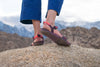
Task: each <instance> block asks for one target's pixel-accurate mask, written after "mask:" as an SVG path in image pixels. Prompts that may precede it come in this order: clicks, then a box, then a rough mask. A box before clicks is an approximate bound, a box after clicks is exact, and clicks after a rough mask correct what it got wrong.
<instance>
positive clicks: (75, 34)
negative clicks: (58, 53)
mask: <svg viewBox="0 0 100 67" xmlns="http://www.w3.org/2000/svg"><path fill="white" fill-rule="evenodd" d="M60 32H61V33H62V34H63V35H64V36H66V37H67V38H68V40H69V41H70V42H71V43H72V44H76V45H79V46H82V47H87V48H95V49H100V30H99V29H97V28H94V27H93V28H91V29H86V28H82V27H67V28H66V29H62V30H61V31H60ZM32 41H33V40H32V38H27V37H21V36H19V35H17V34H10V33H5V32H2V31H0V52H1V51H5V50H9V49H16V48H24V47H28V46H30V45H31V43H32ZM48 43H53V42H52V41H51V40H50V39H48V38H46V39H45V44H48Z"/></svg>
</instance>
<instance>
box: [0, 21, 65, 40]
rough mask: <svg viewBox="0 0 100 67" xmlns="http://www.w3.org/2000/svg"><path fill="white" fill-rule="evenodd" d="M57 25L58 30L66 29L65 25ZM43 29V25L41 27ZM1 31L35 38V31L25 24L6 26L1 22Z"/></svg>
mask: <svg viewBox="0 0 100 67" xmlns="http://www.w3.org/2000/svg"><path fill="white" fill-rule="evenodd" d="M56 25H57V26H58V27H59V28H58V29H59V30H61V29H62V28H66V27H65V26H64V25H61V24H59V23H56ZM41 27H42V25H41ZM0 31H3V32H7V33H16V34H18V35H20V36H23V37H30V38H31V37H33V35H34V30H33V26H32V25H29V26H28V25H23V24H16V25H14V26H11V25H8V24H5V23H3V22H1V21H0Z"/></svg>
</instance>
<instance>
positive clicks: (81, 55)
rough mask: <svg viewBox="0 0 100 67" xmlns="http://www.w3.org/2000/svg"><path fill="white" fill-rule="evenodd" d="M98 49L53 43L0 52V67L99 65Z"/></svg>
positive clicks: (97, 66)
mask: <svg viewBox="0 0 100 67" xmlns="http://www.w3.org/2000/svg"><path fill="white" fill-rule="evenodd" d="M99 66H100V49H92V48H91V49H89V48H82V47H79V46H77V44H73V45H72V46H70V47H61V46H57V45H56V44H54V43H51V44H45V45H43V46H33V47H27V48H22V49H14V50H8V51H4V52H1V53H0V67H99Z"/></svg>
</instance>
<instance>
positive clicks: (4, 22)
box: [0, 16, 100, 37]
mask: <svg viewBox="0 0 100 67" xmlns="http://www.w3.org/2000/svg"><path fill="white" fill-rule="evenodd" d="M0 20H1V21H0V30H1V31H4V32H7V33H17V34H18V35H20V36H24V37H33V35H34V30H33V26H32V24H30V25H25V24H21V23H20V22H19V16H11V17H1V18H0ZM55 25H56V26H58V29H59V30H61V29H65V28H66V27H76V26H80V27H84V28H87V29H90V28H92V27H96V28H98V29H100V21H96V22H87V21H74V22H66V21H60V20H59V21H58V20H56V21H55ZM42 26H43V23H41V27H42ZM4 28H5V29H4Z"/></svg>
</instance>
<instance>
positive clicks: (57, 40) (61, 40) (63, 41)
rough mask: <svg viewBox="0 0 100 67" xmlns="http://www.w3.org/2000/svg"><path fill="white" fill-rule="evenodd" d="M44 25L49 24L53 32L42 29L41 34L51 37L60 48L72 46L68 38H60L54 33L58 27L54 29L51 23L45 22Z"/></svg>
mask: <svg viewBox="0 0 100 67" xmlns="http://www.w3.org/2000/svg"><path fill="white" fill-rule="evenodd" d="M43 24H47V25H48V26H49V27H50V28H51V31H49V30H47V29H45V28H41V33H42V34H44V35H45V36H47V37H49V38H50V39H51V40H53V41H54V42H55V43H56V44H58V45H60V46H70V45H71V44H70V43H69V42H68V41H67V39H66V37H64V36H63V37H60V36H59V35H57V34H55V33H54V29H57V28H58V27H57V26H54V27H52V26H51V25H50V23H48V22H43Z"/></svg>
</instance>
